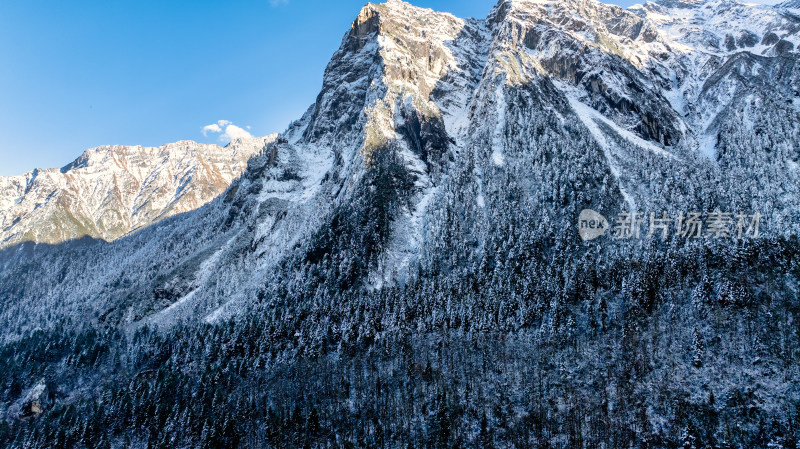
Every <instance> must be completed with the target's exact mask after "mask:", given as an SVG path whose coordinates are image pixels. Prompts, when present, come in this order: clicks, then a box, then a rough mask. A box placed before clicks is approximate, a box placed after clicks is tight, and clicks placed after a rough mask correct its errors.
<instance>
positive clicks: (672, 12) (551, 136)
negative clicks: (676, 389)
mask: <svg viewBox="0 0 800 449" xmlns="http://www.w3.org/2000/svg"><path fill="white" fill-rule="evenodd" d="M797 27H800V21H798V19H797V18H795V17H794V16H792V15H790V14H787V13H786V12H785V8H783V7H767V6H754V5H745V4H740V3H736V2H734V1H730V0H724V1H707V2H672V1H663V2H661V3H647V4H645V5H644V6H637V7H633V8H631V9H629V10H625V9H622V8H619V7H616V6H609V5H605V4H603V3H600V2H597V1H595V0H567V1H545V0H525V1H523V0H513V1H501V2H499V3H498V4H497V5H496V6H495V7H494V8H493V9H492V11H491V12H490V14H489V16H488V18H487V19H486V20H474V19H460V18H457V17H454V16H452V15H451V14H446V13H437V12H434V11H431V10H427V9H421V8H417V7H414V6H412V5H410V4H408V3H405V2H402V1H397V0H390V1H388V2H386V3H384V4H379V5H374V4H368V5H367V6H365V7H364V9H363V10H362V11H361V13H360V14H359V16H358V17H357V19H356V21H355V22H354V23H353V25H352V28H351V30H350V31H349V32H348V33H347V35H346V36H345V37H344V39H343V41H342V45H341V47H340V48H339V50H338V51H337V52H336V53H335V54H334V56H333V58H332V59H331V62H330V64H329V65H328V67H327V69H326V71H325V76H324V80H323V86H322V90H321V92H320V94H319V96H318V98H317V101H316V103H315V104H314V105H312V106H311V108H309V110H308V111H307V112H306V114H305V115H304V116H303V117H302V118H301V119H300V120H298V121H296V122H294V123H293V124H291V125H290V127H289V129H287V130H286V132H285V133H283V134H282V135H281V136H280V137H277V138H274V139H272V138H271V139H267V140H263V139H261V140H256V141H253V142H240V143H236V144H234V145H232V146H231V147H229V148H227V149H224V150H222V149H218V148H215V147H213V146H199V147H197V148H194V147H190V146H189V144H175V145H173V146H167V147H164V148H162V149H160V150H122V149H113V148H101V149H99V150H93V151H90V152H88V153H87V155H85V156H84V157H82V158H81V159H79V160H78V161H76V163H75V164H72V165H71V166H68V167H66V168H65V169H64V170H61V171H57V170H56V171H49V172H36V173H34V174H30V175H27V176H26V177H23V178H12V179H11V180H10V181H9V180H5V181H4V183H5V187H4V191H5V192H9V193H6V195H5V197H6V198H14V199H15V200H10V199H6V200H4V201H5V202H6V204H12V203H14V202H15V201H16V202H17V203H19V204H16V205H13V206H10V207H9V206H6V207H8V212H6V214H7V216H6V217H4V218H3V219H4V226H5V227H6V230H5V231H4V232H5V233H6V234H5V235H7V236H9V237H6V239H10V238H12V237H10V236H19V237H14V238H16V241H19V240H22V236H26V235H29V236H30V235H31V233H33V238H36V239H38V240H40V241H48V240H49V241H62V240H65V239H66V238H70V237H74V236H77V235H80V234H79V233H81V232H83V233H89V234H90V235H98V236H101V237H111V238H113V237H118V236H120V235H123V234H126V233H128V232H129V231H130V230H131V229H137V228H141V227H142V226H143V225H145V224H147V223H152V222H154V221H156V220H157V219H159V218H163V217H164V216H166V215H168V214H170V213H174V212H179V211H183V210H188V209H192V208H195V207H197V206H198V205H199V204H201V203H202V202H203V201H205V200H207V199H209V198H211V197H212V196H213V195H214V194H216V193H218V192H221V191H222V190H223V189H224V186H225V185H226V183H227V182H228V181H229V180H230V179H233V178H234V177H235V176H236V174H237V173H238V170H239V169H238V168H237V167H239V166H240V165H237V164H242V163H243V162H244V161H245V160H246V159H247V157H249V156H250V155H251V154H253V153H254V152H255V151H258V150H259V149H260V148H261V147H262V146H263V145H265V144H268V145H267V146H266V149H265V150H264V151H262V152H261V153H260V154H259V155H258V156H257V157H255V158H253V159H252V160H251V162H250V166H249V167H248V169H247V170H246V171H245V172H244V175H243V177H242V178H241V179H240V180H237V181H235V182H234V184H233V186H232V187H231V188H230V189H229V190H228V192H227V193H226V194H225V195H223V196H221V197H220V198H218V199H217V201H215V202H213V203H212V204H209V205H208V206H206V207H203V208H201V209H199V210H197V211H195V212H192V213H189V214H184V215H181V216H180V217H178V218H177V219H176V220H173V221H170V222H169V223H168V224H165V225H163V226H162V225H160V226H153V227H151V228H148V229H145V230H144V231H143V232H139V233H137V234H136V235H134V236H131V237H130V238H127V239H124V240H121V241H119V242H116V243H113V244H110V245H101V246H93V247H92V249H91V250H90V251H91V256H88V255H86V254H83V253H81V255H80V256H72V261H71V262H70V263H69V264H68V266H67V267H64V269H65V270H67V271H68V272H71V273H72V274H69V275H66V276H63V273H62V272H63V270H62V269H53V268H51V267H50V264H55V265H57V266H59V265H61V264H62V262H61V260H63V256H62V255H61V252H60V249H58V248H56V249H55V250H54V251H55V252H54V253H51V252H50V250H47V251H45V250H44V249H38V250H34V251H38V252H39V253H36V252H34V255H33V256H31V255H27V256H25V257H24V258H23V259H24V260H18V259H17V258H15V257H14V256H11V255H7V256H6V258H5V259H6V262H5V267H6V268H5V269H4V270H3V275H4V276H15V277H16V276H19V277H20V278H25V277H26V276H33V275H34V273H37V274H35V275H36V276H39V277H40V279H41V278H44V277H47V276H49V275H47V274H46V273H48V272H51V271H53V273H56V272H57V273H60V279H61V280H60V281H57V280H55V279H53V285H51V284H49V283H45V282H39V283H38V285H41V286H42V287H41V288H42V289H41V290H39V289H37V288H34V289H32V288H27V289H26V290H25V293H24V294H22V296H17V295H18V293H11V292H9V289H10V288H13V285H14V283H13V282H11V283H6V284H5V286H6V287H5V289H6V292H5V294H6V295H9V296H10V297H12V298H15V299H17V300H21V301H22V302H21V303H20V304H22V303H27V302H28V301H32V300H34V299H36V300H41V299H42V298H41V297H40V295H41V296H44V297H52V298H53V299H54V300H56V298H58V300H59V301H61V298H64V297H70V298H75V301H74V302H72V304H73V305H74V306H76V307H81V308H85V307H89V308H90V309H92V310H94V312H93V314H94V315H95V316H98V315H103V314H106V313H109V312H110V311H111V310H114V311H115V312H113V313H121V314H123V315H125V314H126V312H124V310H125V309H124V308H123V309H120V308H119V307H120V305H119V303H118V301H119V299H114V298H122V297H125V298H129V297H132V296H133V297H137V298H138V299H137V302H136V303H135V304H128V305H127V306H125V307H132V308H134V309H142V310H143V311H140V312H137V313H134V314H133V315H127V316H128V318H126V320H132V321H137V320H139V319H142V318H144V317H145V316H147V315H149V314H151V313H156V312H158V313H157V314H156V316H157V320H159V321H160V320H162V319H164V318H165V317H169V316H173V315H175V316H181V314H182V313H188V314H190V315H195V316H198V317H200V318H203V319H208V320H213V319H216V318H218V317H220V316H227V315H226V314H228V313H234V312H233V311H235V310H239V305H240V302H241V301H246V300H248V299H249V298H252V297H254V296H257V295H258V292H259V291H260V290H261V289H262V288H263V284H262V282H261V281H260V280H261V279H264V278H265V277H269V276H271V274H270V273H272V272H273V271H274V270H275V269H278V268H279V267H281V266H284V265H285V264H286V263H288V261H290V260H296V259H297V258H299V259H300V260H304V261H306V262H305V263H313V264H316V263H323V261H325V263H326V264H328V263H333V264H334V265H336V266H337V270H339V269H341V270H342V272H341V273H339V274H338V276H341V277H342V279H341V282H342V283H343V285H347V286H351V285H362V284H366V285H371V286H374V287H380V286H382V285H385V284H388V285H392V284H395V283H397V282H401V283H402V282H404V280H405V279H406V278H407V277H408V276H409V274H411V273H414V272H416V271H417V270H419V269H420V267H428V266H430V264H433V265H436V266H439V265H440V264H445V266H448V267H449V268H447V270H452V269H456V268H457V266H458V265H459V263H468V261H469V260H471V259H472V258H480V257H482V256H481V254H482V253H484V252H485V251H486V247H485V245H486V244H487V243H486V242H487V241H488V240H489V239H491V238H492V234H493V233H494V232H496V231H495V229H496V227H497V226H505V225H504V224H503V221H504V220H508V219H509V218H508V217H505V218H503V214H506V213H507V212H503V211H504V210H505V209H506V208H507V207H509V205H510V204H514V205H515V206H512V207H514V208H515V209H514V214H523V215H526V216H527V217H528V219H530V220H535V222H537V223H538V224H536V225H535V227H536V228H537V229H539V230H538V231H536V232H540V233H546V234H550V233H552V232H556V231H554V230H556V229H564V230H567V229H570V228H571V227H572V226H573V225H574V222H575V220H576V217H577V215H578V212H579V211H580V210H581V209H582V208H585V207H594V208H600V209H602V210H603V211H604V212H605V213H606V214H607V215H608V216H611V217H613V216H615V215H616V213H617V212H619V211H622V210H638V211H643V212H647V211H662V210H664V211H670V212H673V213H675V214H677V213H678V212H680V211H688V210H700V211H713V210H715V209H722V210H725V211H731V212H733V213H736V212H740V211H744V212H751V211H760V213H762V214H763V215H764V217H765V218H764V220H765V222H766V225H765V226H764V229H763V230H762V232H763V233H765V234H767V235H776V236H777V235H790V234H793V233H796V231H797V220H796V218H797V216H798V213H800V191H798V189H800V180H799V179H798V176H800V171H798V168H797V166H798V165H797V161H798V159H800V157H799V156H798V155H799V154H800V148H799V147H798V142H799V141H800V140H798V138H797V136H798V132H800V115H799V114H800V109H799V108H798V106H799V105H800V103H798V101H797V100H796V98H798V95H800V84H799V83H800V77H798V69H797V65H796V61H797V53H796V52H795V51H794V50H793V48H794V45H795V42H797V39H798V37H797ZM773 35H774V36H775V37H773ZM729 36H733V37H732V38H729ZM754 36H755V37H754ZM731 39H733V42H734V44H731V45H728V44H726V42H728V43H730V41H731ZM185 147H190V148H192V150H191V151H190V150H189V149H187V148H185ZM171 150H172V151H177V152H178V153H179V154H181V155H184V157H165V156H163V155H162V156H159V158H158V159H155V160H154V159H145V158H142V157H126V156H124V155H125V154H128V153H127V152H128V151H133V152H134V153H135V154H142V152H155V151H159V152H162V153H164V152H167V153H168V152H170V151H171ZM202 151H207V152H210V153H211V154H213V155H215V156H211V155H209V156H205V157H201V156H195V154H199V153H200V152H202ZM221 151H222V152H223V155H225V156H224V157H220V156H219V155H218V154H219V153H220V152H221ZM206 158H207V159H208V161H212V162H213V161H216V162H217V164H223V165H224V166H225V167H228V168H227V169H225V168H212V167H219V165H212V163H208V162H205V163H204V162H201V161H205V160H206ZM215 158H219V159H215ZM187 160H188V162H187ZM154 161H155V162H154ZM231 161H235V162H231ZM126 164H127V165H126ZM137 164H142V165H144V166H145V167H147V168H130V166H131V165H133V166H136V167H138V165H137ZM164 164H166V166H164ZM95 172H99V173H105V175H102V176H101V175H92V173H95ZM72 173H75V174H76V175H72ZM78 173H85V174H84V175H82V176H81V177H80V178H79V177H78V176H77V174H78ZM187 173H191V175H189V176H188V177H187ZM76 178H77V179H83V181H78V180H76ZM50 179H54V180H53V181H50ZM154 179H163V180H164V181H163V182H152V181H153V180H154ZM189 179H190V180H192V181H193V182H195V184H192V186H204V187H203V188H204V189H205V190H199V191H198V190H196V189H195V188H194V187H192V186H185V187H184V184H186V181H187V180H189ZM45 180H47V182H45ZM123 180H125V181H124V182H123ZM125 182H127V184H125ZM40 183H41V184H43V185H44V186H49V185H50V184H55V185H58V186H60V188H58V189H55V188H53V187H38V188H37V186H39V185H40ZM67 186H70V187H69V188H67ZM98 186H102V188H98ZM118 186H119V187H118ZM126 186H127V187H126ZM159 186H161V189H162V190H159ZM164 186H166V187H164ZM26 191H27V193H25V192H26ZM54 191H57V192H61V194H60V196H57V195H52V196H53V198H50V196H51V194H52V192H54ZM160 191H166V192H167V193H166V194H164V195H157V194H155V193H153V192H160ZM67 192H74V193H71V194H69V193H67ZM87 192H91V193H92V194H91V195H86V193H87ZM96 192H101V193H100V194H97V193H96ZM106 192H113V194H112V195H108V194H107V193H106ZM84 197H89V198H92V199H93V200H92V201H91V202H88V204H87V201H86V200H85V199H84ZM17 198H19V199H17ZM155 198H159V199H158V200H156V199H155ZM182 201H183V202H182ZM509 202H511V203H509ZM37 204H42V205H44V208H45V211H47V210H50V211H52V212H47V213H45V212H44V211H42V212H39V209H41V208H42V207H43V206H40V207H39V208H38V209H37V208H36V205H37ZM117 204H119V206H116V205H117ZM106 205H113V206H114V207H111V208H108V207H106ZM20 209H22V210H23V211H25V212H16V211H17V210H20ZM4 210H5V209H4ZM31 211H33V212H31ZM61 211H67V212H69V213H71V214H72V216H76V217H80V218H78V219H70V220H66V219H62V218H63V217H65V216H66V217H67V218H68V217H69V216H70V215H68V214H66V215H59V213H61ZM456 211H457V212H456ZM16 216H21V217H22V220H20V221H18V222H17V223H15V222H14V220H15V219H16V218H15V217H16ZM23 220H24V221H23ZM531 226H534V225H533V224H531ZM543 226H545V227H547V228H550V229H549V230H545V227H543ZM54 229H55V230H57V231H56V232H55V233H53V232H52V230H54ZM87 230H88V232H87ZM367 230H368V231H369V232H367ZM454 230H455V231H454ZM558 232H562V231H558ZM566 235H569V238H570V239H574V238H577V236H575V235H574V234H573V233H572V232H571V231H570V232H568V233H567V234H566ZM453 248H457V250H455V251H453ZM65 251H70V249H69V247H67V249H65ZM80 251H88V250H85V249H83V250H80ZM9 254H11V253H9ZM26 254H27V253H26ZM37 254H38V255H37ZM355 254H358V257H356V256H355ZM37 257H42V258H43V259H41V260H39V259H38V258H37ZM84 257H91V258H92V259H99V260H103V259H107V260H109V261H113V262H109V263H103V264H94V263H93V264H91V265H89V266H84V265H82V264H81V263H75V262H74V260H75V258H77V259H78V260H82V258H84ZM18 264H23V265H24V266H25V270H24V272H20V271H18V270H19V269H14V267H15V266H17V265H18ZM20 269H21V268H20ZM87 270H88V271H87ZM77 279H80V282H76V280H77ZM119 285H123V286H126V287H125V288H124V289H122V290H118V287H117V286H119ZM133 292H135V293H133ZM165 292H167V293H165ZM98 296H102V297H104V298H108V299H107V301H108V302H109V303H108V304H106V305H101V303H98V302H97V301H93V300H92V299H91V298H95V297H98ZM147 298H150V299H147ZM126 301H127V300H125V301H124V302H126ZM11 303H17V301H11V302H10V304H11ZM126 304H127V302H126ZM13 309H14V308H13V307H8V308H6V310H5V311H6V312H8V313H10V312H11V311H12V310H13ZM106 309H108V310H106ZM162 309H163V310H162ZM179 310H180V311H181V313H178V311H179ZM176 314H177V315H176ZM14 316H17V315H14ZM14 320H16V318H14ZM170 320H171V318H170ZM7 329H8V327H7Z"/></svg>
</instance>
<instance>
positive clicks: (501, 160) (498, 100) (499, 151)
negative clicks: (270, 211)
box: [492, 83, 506, 166]
mask: <svg viewBox="0 0 800 449" xmlns="http://www.w3.org/2000/svg"><path fill="white" fill-rule="evenodd" d="M494 96H495V108H496V111H497V125H495V128H494V138H493V140H492V163H494V165H497V166H502V165H503V164H505V162H506V159H505V156H504V155H503V142H504V139H503V137H504V134H505V128H506V96H505V92H503V83H500V84H499V85H498V86H497V90H496V91H495V93H494Z"/></svg>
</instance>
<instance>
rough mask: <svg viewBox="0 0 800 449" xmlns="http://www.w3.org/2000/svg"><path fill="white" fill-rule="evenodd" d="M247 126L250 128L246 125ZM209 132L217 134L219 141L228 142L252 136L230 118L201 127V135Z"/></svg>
mask: <svg viewBox="0 0 800 449" xmlns="http://www.w3.org/2000/svg"><path fill="white" fill-rule="evenodd" d="M248 128H250V127H249V126H248ZM209 133H212V134H219V135H220V136H219V141H220V142H225V143H227V142H230V141H231V140H234V139H249V138H251V137H253V136H252V135H251V134H250V133H249V132H247V131H245V130H244V129H242V128H240V127H238V126H236V125H234V124H233V122H231V121H230V120H219V121H218V122H217V123H212V124H210V125H206V126H204V127H203V135H204V136H208V134H209Z"/></svg>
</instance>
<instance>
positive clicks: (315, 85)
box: [0, 0, 634, 175]
mask: <svg viewBox="0 0 800 449" xmlns="http://www.w3.org/2000/svg"><path fill="white" fill-rule="evenodd" d="M364 3H366V1H365V0H336V1H335V2H332V1H330V0H327V1H324V0H288V1H287V0H232V1H226V2H219V1H210V0H194V1H188V0H187V1H178V0H114V1H100V0H94V1H87V0H70V1H62V0H48V1H45V0H4V1H3V4H2V8H1V9H0V175H14V174H22V173H24V172H26V171H29V170H31V169H33V168H34V167H39V168H46V167H59V166H63V165H65V164H66V163H68V162H70V161H72V160H73V159H74V158H76V157H77V156H78V155H79V154H80V153H82V152H83V151H84V150H85V149H87V148H90V147H95V146H99V145H106V144H122V145H145V146H157V145H160V144H163V143H167V142H174V141H177V140H182V139H190V140H197V141H202V142H217V141H218V139H219V138H220V136H219V134H214V133H213V132H209V133H207V134H208V135H207V136H205V135H204V133H203V132H202V130H203V127H204V126H206V125H210V124H214V123H216V122H218V121H220V120H227V121H230V122H232V123H234V124H235V125H236V126H238V127H240V128H243V129H246V127H248V126H249V127H250V128H249V131H250V132H251V133H252V134H253V135H266V134H269V133H272V132H279V131H282V130H284V128H285V127H286V125H288V123H289V122H290V121H292V120H294V119H297V118H299V117H300V116H301V115H302V113H303V112H304V111H305V110H306V108H307V107H308V106H309V105H310V104H311V103H312V102H313V101H314V99H315V96H316V94H317V92H318V90H319V88H320V85H321V83H322V74H323V71H324V68H325V65H326V64H327V62H328V60H329V58H330V57H331V55H332V54H333V52H334V51H335V50H336V49H337V48H338V46H339V43H340V42H341V38H342V36H343V35H344V33H345V32H346V31H347V30H348V28H349V25H350V23H351V22H352V21H353V19H354V18H355V16H356V15H357V14H358V12H359V10H360V9H361V7H362V6H363V5H364ZM412 3H414V4H416V5H418V6H424V7H430V8H433V9H436V10H440V11H449V12H452V13H453V14H455V15H457V16H461V17H481V18H482V17H485V16H486V14H487V13H488V11H489V9H490V8H491V6H492V5H493V4H494V3H495V1H494V0H416V1H413V2H412ZM615 3H617V4H622V5H623V6H627V5H630V4H633V3H634V2H615ZM222 124H223V125H225V123H224V122H223V123H222ZM223 129H224V128H223ZM230 129H231V130H235V128H230Z"/></svg>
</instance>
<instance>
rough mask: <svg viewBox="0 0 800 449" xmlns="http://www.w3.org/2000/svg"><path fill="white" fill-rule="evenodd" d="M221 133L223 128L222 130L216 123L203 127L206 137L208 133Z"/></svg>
mask: <svg viewBox="0 0 800 449" xmlns="http://www.w3.org/2000/svg"><path fill="white" fill-rule="evenodd" d="M221 132H222V128H220V127H219V125H217V124H216V123H214V124H211V125H208V126H204V127H203V135H204V136H207V135H208V133H221Z"/></svg>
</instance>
